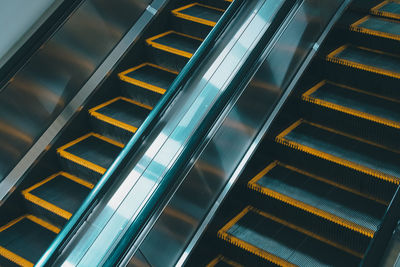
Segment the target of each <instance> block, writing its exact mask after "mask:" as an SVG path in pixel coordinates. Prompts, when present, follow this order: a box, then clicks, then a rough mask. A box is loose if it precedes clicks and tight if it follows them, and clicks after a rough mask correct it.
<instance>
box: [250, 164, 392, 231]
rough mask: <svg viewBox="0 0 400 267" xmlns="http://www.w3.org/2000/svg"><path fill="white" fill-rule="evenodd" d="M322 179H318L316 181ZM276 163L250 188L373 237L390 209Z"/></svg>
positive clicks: (258, 176)
mask: <svg viewBox="0 0 400 267" xmlns="http://www.w3.org/2000/svg"><path fill="white" fill-rule="evenodd" d="M316 178H318V179H316ZM322 180H324V179H323V178H322V179H320V178H319V177H316V176H315V175H313V176H309V175H307V174H306V173H305V172H303V171H301V170H298V169H296V168H293V167H291V166H288V165H286V164H282V163H280V162H278V161H274V162H272V163H271V164H269V165H268V166H267V167H266V168H265V169H264V170H263V171H262V172H260V173H259V174H258V175H257V176H255V177H254V178H253V179H252V180H251V181H250V182H249V186H250V187H251V188H253V189H255V190H257V191H260V192H262V193H264V194H266V195H269V196H271V197H274V198H277V199H279V200H281V201H284V202H287V203H288V204H290V205H294V206H296V207H298V208H300V209H303V210H306V211H307V212H310V213H312V214H317V215H319V216H321V217H324V218H325V219H327V220H330V221H333V222H335V223H337V224H340V225H342V226H344V227H347V228H349V229H351V230H354V231H357V232H360V233H362V234H364V235H367V236H369V237H372V236H373V235H374V232H375V231H376V230H377V227H378V225H379V224H380V218H381V217H382V216H383V213H384V212H385V210H386V206H385V205H382V204H379V203H377V202H374V201H372V200H369V199H366V198H363V197H361V196H359V195H356V194H353V193H351V192H348V191H346V190H342V189H341V188H338V187H335V186H332V185H331V184H328V183H325V182H323V181H322Z"/></svg>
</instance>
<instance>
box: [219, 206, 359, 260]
mask: <svg viewBox="0 0 400 267" xmlns="http://www.w3.org/2000/svg"><path fill="white" fill-rule="evenodd" d="M218 237H219V238H221V239H223V240H225V241H226V242H228V243H231V244H233V245H235V246H237V247H239V248H242V249H244V250H246V251H248V252H250V253H252V254H255V255H256V256H258V257H261V258H263V259H265V260H267V261H269V262H272V263H274V264H276V265H279V266H297V265H299V266H301V265H304V264H305V262H307V263H308V264H310V265H315V264H321V265H324V263H325V264H327V265H330V264H334V265H335V264H338V262H334V261H339V262H346V261H347V260H348V259H352V260H353V261H359V257H356V256H354V255H353V254H352V253H348V252H347V251H345V250H342V249H341V248H343V249H346V248H345V247H342V246H340V245H337V244H334V243H332V242H331V241H329V240H326V239H325V238H323V237H321V236H318V235H316V234H314V233H312V232H311V231H308V230H305V229H303V228H301V227H298V226H297V225H294V224H292V223H290V222H287V221H285V220H282V219H280V218H278V217H276V216H274V215H271V214H269V213H266V212H263V211H261V210H259V209H256V208H254V207H252V206H247V207H246V208H244V209H243V210H242V211H241V212H240V213H239V214H238V215H236V216H235V217H234V218H233V219H232V220H230V221H229V222H228V223H227V224H226V225H225V226H223V227H222V228H221V229H220V230H219V231H218ZM316 245H318V248H319V249H320V250H322V252H321V255H327V254H328V251H329V254H336V255H334V257H329V258H325V259H323V257H324V256H322V258H318V257H319V255H315V257H314V256H313V255H310V254H309V253H310V252H311V251H312V250H311V248H312V247H315V246H316ZM339 247H340V248H339ZM299 249H300V250H303V251H299ZM346 250H347V249H346ZM314 251H315V248H314ZM358 256H360V255H358ZM325 260H329V261H333V262H330V263H326V262H324V261H325ZM350 265H352V264H350Z"/></svg>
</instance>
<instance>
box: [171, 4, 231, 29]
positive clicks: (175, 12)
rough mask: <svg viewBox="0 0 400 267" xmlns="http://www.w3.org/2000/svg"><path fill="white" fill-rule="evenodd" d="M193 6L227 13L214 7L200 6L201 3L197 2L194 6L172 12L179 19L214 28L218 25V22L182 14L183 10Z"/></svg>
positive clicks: (190, 5) (191, 5)
mask: <svg viewBox="0 0 400 267" xmlns="http://www.w3.org/2000/svg"><path fill="white" fill-rule="evenodd" d="M193 6H201V7H205V8H208V9H214V10H217V11H220V12H224V11H225V10H223V9H221V8H216V7H212V6H208V5H203V4H199V3H197V2H196V3H192V4H189V5H186V6H183V7H180V8H177V9H174V10H172V11H171V12H172V14H173V15H174V16H176V17H178V18H182V19H186V20H190V21H193V22H196V23H200V24H204V25H207V26H211V27H214V26H215V24H217V23H216V22H214V21H211V20H207V19H202V18H199V17H195V16H191V15H188V14H184V13H181V12H180V11H182V10H185V9H188V8H191V7H193Z"/></svg>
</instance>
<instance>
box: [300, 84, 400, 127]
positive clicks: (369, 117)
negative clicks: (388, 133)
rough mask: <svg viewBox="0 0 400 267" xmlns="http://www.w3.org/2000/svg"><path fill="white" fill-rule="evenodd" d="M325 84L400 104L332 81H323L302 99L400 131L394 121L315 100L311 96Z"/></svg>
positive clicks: (399, 123) (397, 123) (398, 123)
mask: <svg viewBox="0 0 400 267" xmlns="http://www.w3.org/2000/svg"><path fill="white" fill-rule="evenodd" d="M325 84H332V85H335V86H338V87H341V88H344V89H348V90H351V91H354V92H357V93H360V94H365V95H369V96H373V97H377V98H381V99H384V100H386V101H391V102H396V103H399V104H400V101H396V100H394V99H390V98H387V97H383V96H380V95H377V94H373V93H369V92H365V91H362V90H360V89H356V88H353V87H350V86H346V85H342V84H338V83H334V82H330V81H327V80H323V81H321V82H319V83H318V84H316V85H315V86H313V87H312V88H311V89H309V90H308V91H307V92H305V93H304V94H303V95H302V97H301V98H302V99H303V100H304V101H306V102H310V103H312V104H315V105H319V106H323V107H326V108H330V109H333V110H336V111H340V112H343V113H346V114H349V115H352V116H355V117H359V118H363V119H366V120H370V121H373V122H376V123H380V124H383V125H386V126H389V127H393V128H396V129H400V122H396V121H392V120H389V119H385V118H382V117H378V116H376V115H371V114H368V113H365V112H362V111H359V110H356V109H352V108H349V107H344V106H341V105H339V104H335V103H332V102H329V101H326V100H322V99H319V98H315V97H313V96H311V95H312V94H313V93H314V92H316V91H318V89H320V88H321V87H322V86H324V85H325Z"/></svg>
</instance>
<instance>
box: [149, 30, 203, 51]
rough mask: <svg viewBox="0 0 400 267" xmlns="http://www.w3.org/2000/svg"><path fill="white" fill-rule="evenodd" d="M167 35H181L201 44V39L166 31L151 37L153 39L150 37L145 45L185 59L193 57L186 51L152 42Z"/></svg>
mask: <svg viewBox="0 0 400 267" xmlns="http://www.w3.org/2000/svg"><path fill="white" fill-rule="evenodd" d="M168 34H177V35H181V36H184V37H187V38H191V39H194V40H198V41H201V42H202V41H203V39H201V38H198V37H194V36H191V35H188V34H183V33H180V32H176V31H167V32H164V33H160V34H158V35H156V36H153V37H150V38H148V39H146V43H147V44H149V45H150V46H152V47H154V48H157V49H160V50H163V51H166V52H169V53H172V54H176V55H178V56H183V57H186V58H191V57H192V56H193V54H192V53H189V52H186V51H183V50H179V49H176V48H173V47H170V46H167V45H163V44H159V43H157V42H155V41H154V40H156V39H158V38H161V37H163V36H166V35H168Z"/></svg>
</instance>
